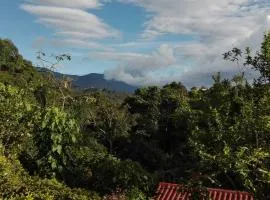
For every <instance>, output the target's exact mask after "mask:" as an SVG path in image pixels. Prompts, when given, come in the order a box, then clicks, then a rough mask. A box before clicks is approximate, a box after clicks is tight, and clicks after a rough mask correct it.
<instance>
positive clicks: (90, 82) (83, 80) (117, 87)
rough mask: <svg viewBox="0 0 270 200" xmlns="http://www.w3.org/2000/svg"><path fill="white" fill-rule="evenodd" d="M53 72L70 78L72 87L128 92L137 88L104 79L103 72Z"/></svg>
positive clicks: (41, 69) (40, 69) (57, 75)
mask: <svg viewBox="0 0 270 200" xmlns="http://www.w3.org/2000/svg"><path fill="white" fill-rule="evenodd" d="M38 70H39V71H46V70H47V69H43V68H39V69H38ZM54 74H55V76H56V77H62V76H66V77H69V78H71V79H72V80H73V87H76V88H79V89H88V88H96V89H107V90H111V91H115V92H128V93H132V92H134V91H135V90H136V89H137V88H136V87H134V86H132V85H129V84H126V83H124V82H122V81H116V80H106V79H105V78H104V74H97V73H91V74H87V75H83V76H77V75H67V74H61V73H58V72H54Z"/></svg>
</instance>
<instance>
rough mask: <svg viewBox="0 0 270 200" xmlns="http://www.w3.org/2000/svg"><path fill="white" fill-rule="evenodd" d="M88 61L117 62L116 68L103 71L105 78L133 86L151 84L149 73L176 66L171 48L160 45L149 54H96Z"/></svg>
mask: <svg viewBox="0 0 270 200" xmlns="http://www.w3.org/2000/svg"><path fill="white" fill-rule="evenodd" d="M89 58H90V59H101V60H115V61H119V62H120V64H119V66H118V67H116V68H113V69H110V70H107V71H105V78H107V79H116V80H121V81H124V82H126V83H129V84H133V85H145V84H152V83H153V79H152V78H150V77H151V73H152V72H155V71H156V70H159V69H162V68H166V67H169V66H171V65H174V64H176V62H177V61H176V58H175V56H174V52H173V48H172V47H171V46H169V45H165V44H164V45H161V46H160V47H159V48H158V49H157V50H156V51H154V52H152V53H150V54H139V53H120V52H96V53H91V54H90V55H89Z"/></svg>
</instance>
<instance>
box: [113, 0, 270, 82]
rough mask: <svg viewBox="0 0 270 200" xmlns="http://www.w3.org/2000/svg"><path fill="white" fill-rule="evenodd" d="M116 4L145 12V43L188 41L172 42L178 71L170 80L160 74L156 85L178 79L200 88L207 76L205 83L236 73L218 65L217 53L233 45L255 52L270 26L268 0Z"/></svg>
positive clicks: (168, 0)
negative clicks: (171, 38)
mask: <svg viewBox="0 0 270 200" xmlns="http://www.w3.org/2000/svg"><path fill="white" fill-rule="evenodd" d="M118 1H120V2H122V3H132V4H135V5H138V6H141V7H143V8H145V10H146V11H147V12H148V13H149V14H150V18H149V20H148V21H147V22H145V24H144V31H143V33H142V38H143V39H145V40H146V41H149V40H157V41H158V39H159V36H161V35H168V36H169V35H190V36H193V38H194V39H193V40H190V41H185V42H177V41H175V43H176V44H175V45H173V48H174V52H175V56H176V57H177V58H178V59H177V60H178V62H177V65H178V66H179V67H180V68H181V69H182V70H180V71H179V72H178V73H177V72H176V73H175V74H174V76H173V77H172V76H168V75H166V74H164V76H163V77H159V78H158V81H160V82H166V81H171V80H178V81H182V82H184V83H188V84H191V82H192V83H194V84H195V83H199V84H201V82H202V81H200V80H199V79H201V80H204V79H205V77H208V80H209V78H210V77H211V73H213V72H216V71H222V72H226V71H228V72H229V73H228V74H230V75H231V74H232V73H233V71H235V72H237V71H239V69H238V68H237V67H236V66H235V65H234V64H231V63H228V62H224V61H223V60H222V54H223V53H224V52H225V51H227V50H230V49H231V48H232V47H235V46H238V47H240V48H244V47H245V46H249V45H251V46H252V47H254V48H258V47H259V45H260V42H261V39H262V35H263V33H264V32H265V31H267V30H268V29H269V28H270V22H269V14H270V1H269V0H118ZM138 63H140V62H139V61H138ZM185 63H188V66H187V65H186V64H185ZM120 68H121V67H120ZM142 70H143V69H142ZM225 74H226V73H225ZM189 77H190V78H189ZM194 77H200V78H198V79H194ZM150 78H151V79H152V81H153V82H156V80H157V79H156V78H155V77H154V76H152V77H150ZM147 79H149V77H147ZM148 81H149V80H148ZM138 82H141V80H138Z"/></svg>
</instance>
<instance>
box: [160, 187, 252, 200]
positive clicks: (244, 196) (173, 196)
mask: <svg viewBox="0 0 270 200" xmlns="http://www.w3.org/2000/svg"><path fill="white" fill-rule="evenodd" d="M207 191H208V192H209V196H210V199H211V200H253V196H252V195H251V194H249V193H247V192H239V191H232V190H223V189H213V188H207ZM189 196H190V193H189V192H187V191H186V192H185V191H184V190H183V186H181V185H178V184H172V183H160V184H159V186H158V189H157V195H156V197H155V200H188V199H189Z"/></svg>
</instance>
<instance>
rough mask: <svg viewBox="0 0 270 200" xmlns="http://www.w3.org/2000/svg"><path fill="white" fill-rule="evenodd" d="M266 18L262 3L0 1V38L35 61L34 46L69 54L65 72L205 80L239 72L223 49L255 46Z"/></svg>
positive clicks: (138, 80) (138, 81)
mask: <svg viewBox="0 0 270 200" xmlns="http://www.w3.org/2000/svg"><path fill="white" fill-rule="evenodd" d="M269 16H270V2H269V1H268V0H260V1H257V0H218V1H217V0H76V1H74V0H57V1H56V0H2V1H1V3H0V25H1V26H0V27H1V31H0V37H1V38H9V39H11V40H12V41H13V42H14V43H15V44H16V46H17V47H18V48H19V50H20V52H21V53H22V54H23V55H24V56H25V58H27V59H29V60H31V61H32V62H33V63H34V64H38V63H37V61H36V59H35V56H36V52H37V51H39V50H43V51H44V52H46V53H47V54H51V53H54V54H60V53H69V54H71V56H72V61H71V62H68V63H63V64H61V65H59V66H58V68H57V70H58V71H60V72H63V73H69V74H80V75H81V74H87V73H93V72H95V73H104V74H105V77H106V78H107V79H116V80H121V81H124V82H126V83H129V84H132V85H151V84H159V85H162V84H165V83H168V82H170V81H181V82H183V83H184V84H186V85H187V86H193V85H207V84H209V82H210V77H211V74H212V73H215V72H217V71H221V72H223V73H224V74H225V75H226V74H232V73H237V72H238V71H239V70H240V69H239V68H237V66H235V65H233V64H230V63H226V62H224V61H223V60H222V56H221V55H222V53H224V52H225V51H227V50H229V49H231V48H232V47H234V46H239V47H245V46H247V45H249V46H252V47H253V48H258V47H259V44H260V41H261V39H262V35H263V33H264V32H265V31H267V30H269V28H270V17H269Z"/></svg>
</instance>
